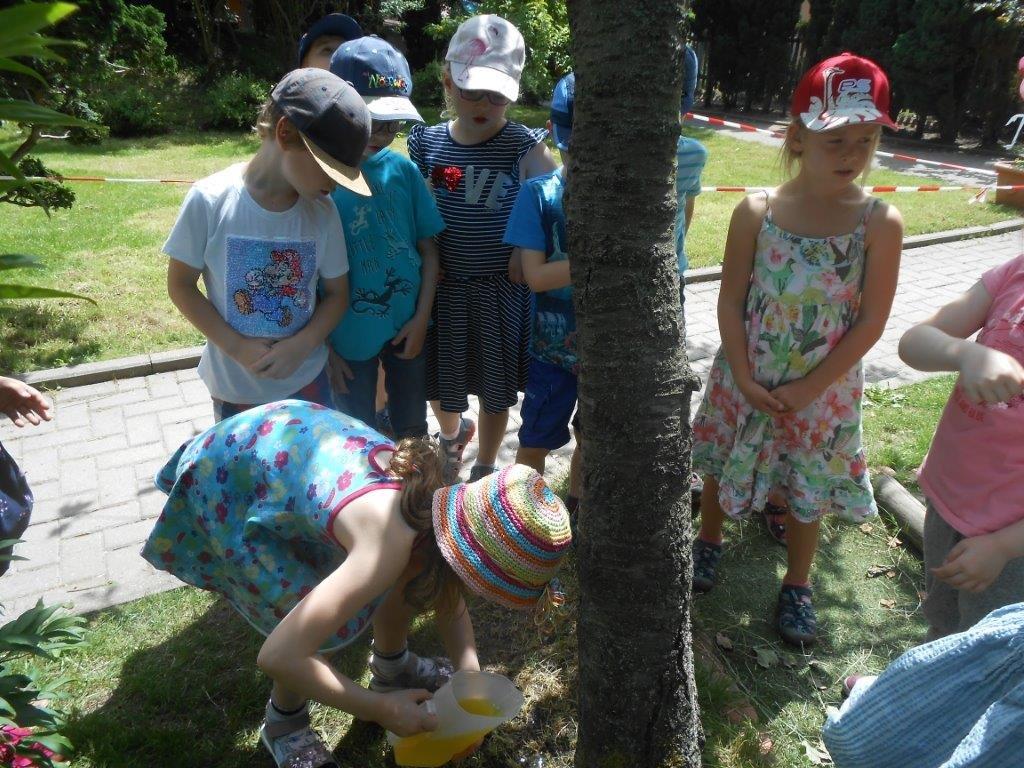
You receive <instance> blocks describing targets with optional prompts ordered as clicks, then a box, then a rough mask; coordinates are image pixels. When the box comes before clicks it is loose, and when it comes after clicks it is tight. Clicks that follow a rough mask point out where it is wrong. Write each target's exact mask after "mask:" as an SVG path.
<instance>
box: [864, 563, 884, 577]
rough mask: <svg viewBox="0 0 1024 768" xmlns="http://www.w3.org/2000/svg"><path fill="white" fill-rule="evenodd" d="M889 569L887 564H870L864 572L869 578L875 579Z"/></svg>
mask: <svg viewBox="0 0 1024 768" xmlns="http://www.w3.org/2000/svg"><path fill="white" fill-rule="evenodd" d="M888 570H889V566H888V565H872V566H871V567H870V568H868V572H867V573H866V574H865V576H867V577H868V578H869V579H877V578H878V577H879V576H882V575H883V574H885V573H886V572H887V571H888Z"/></svg>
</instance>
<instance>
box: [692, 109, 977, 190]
mask: <svg viewBox="0 0 1024 768" xmlns="http://www.w3.org/2000/svg"><path fill="white" fill-rule="evenodd" d="M684 117H685V118H686V119H687V120H695V121H698V122H701V123H708V124H710V125H721V126H722V127H724V128H735V129H736V130H738V131H746V132H747V133H763V134H765V135H766V136H774V137H775V138H777V139H784V138H786V134H784V133H779V132H778V131H769V130H768V129H766V128H758V127H757V126H756V125H748V124H746V123H736V122H733V121H732V120H723V119H722V118H720V117H708V116H707V115H697V114H694V113H693V112H687V113H686V114H685V115H684ZM875 154H876V155H878V156H879V157H891V158H892V159H893V160H902V161H904V162H907V163H921V164H922V165H934V166H936V167H938V168H953V169H955V170H958V171H970V172H971V173H981V174H984V175H985V176H995V175H996V172H995V171H993V170H990V169H988V168H971V167H969V166H966V165H957V164H956V163H943V162H940V161H938V160H925V159H924V158H921V157H912V156H911V155H901V154H895V153H892V152H882V151H881V150H879V151H877V152H875Z"/></svg>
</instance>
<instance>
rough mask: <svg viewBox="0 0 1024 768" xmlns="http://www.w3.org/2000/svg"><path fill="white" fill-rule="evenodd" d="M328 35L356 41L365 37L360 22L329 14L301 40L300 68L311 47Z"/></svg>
mask: <svg viewBox="0 0 1024 768" xmlns="http://www.w3.org/2000/svg"><path fill="white" fill-rule="evenodd" d="M327 35H330V36H331V37H340V38H341V39H342V40H355V39H356V38H357V37H362V36H363V29H362V27H360V26H359V22H358V21H356V20H355V19H353V18H352V17H351V16H346V15H345V14H344V13H329V14H327V15H326V16H324V17H323V18H322V19H320V20H319V21H317V22H315V23H314V24H313V26H311V27H310V28H309V30H308V31H307V32H306V34H304V35H303V36H302V37H301V38H300V39H299V66H300V67H301V66H302V60H303V59H304V58H306V54H307V53H308V52H309V49H310V46H312V45H313V43H314V42H316V40H317V38H320V37H325V36H327Z"/></svg>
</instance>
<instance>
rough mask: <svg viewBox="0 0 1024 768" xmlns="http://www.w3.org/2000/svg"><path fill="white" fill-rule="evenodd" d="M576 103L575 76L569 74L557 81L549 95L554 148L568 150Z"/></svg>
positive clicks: (572, 73)
mask: <svg viewBox="0 0 1024 768" xmlns="http://www.w3.org/2000/svg"><path fill="white" fill-rule="evenodd" d="M575 101H576V74H575V73H574V72H570V73H569V74H568V75H566V76H565V77H563V78H562V79H561V80H559V81H558V84H557V85H556V86H555V91H554V93H552V94H551V127H552V128H553V129H554V139H555V146H556V147H558V148H559V149H561V150H568V149H569V137H571V136H572V105H573V102H575Z"/></svg>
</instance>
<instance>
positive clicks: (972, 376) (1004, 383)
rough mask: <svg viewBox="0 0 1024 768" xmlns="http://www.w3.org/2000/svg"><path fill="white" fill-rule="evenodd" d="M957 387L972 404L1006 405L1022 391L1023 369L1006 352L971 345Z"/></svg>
mask: <svg viewBox="0 0 1024 768" xmlns="http://www.w3.org/2000/svg"><path fill="white" fill-rule="evenodd" d="M960 385H961V386H962V387H963V390H964V395H965V396H966V397H967V399H968V400H971V401H973V402H975V403H1005V402H1007V401H1009V400H1011V399H1013V398H1014V397H1016V396H1017V395H1019V394H1020V393H1021V391H1022V390H1024V367H1022V366H1021V364H1020V363H1018V362H1017V361H1016V360H1015V359H1013V358H1012V357H1010V356H1009V355H1008V354H1006V353H1005V352H1000V351H999V350H998V349H992V348H991V347H986V346H985V345H984V344H974V345H972V346H970V347H969V348H968V352H967V353H966V354H965V355H964V356H963V358H962V360H961V363H960Z"/></svg>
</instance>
